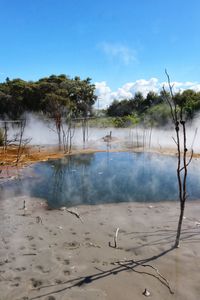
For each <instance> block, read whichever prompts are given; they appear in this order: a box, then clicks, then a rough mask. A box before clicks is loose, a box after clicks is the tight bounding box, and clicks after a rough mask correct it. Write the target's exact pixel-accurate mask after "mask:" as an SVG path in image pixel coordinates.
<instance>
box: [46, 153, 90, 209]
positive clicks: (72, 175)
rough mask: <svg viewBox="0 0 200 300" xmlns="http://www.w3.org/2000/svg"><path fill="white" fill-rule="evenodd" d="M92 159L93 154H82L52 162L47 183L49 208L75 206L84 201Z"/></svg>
mask: <svg viewBox="0 0 200 300" xmlns="http://www.w3.org/2000/svg"><path fill="white" fill-rule="evenodd" d="M93 158H94V154H87V155H84V154H82V155H78V156H67V157H65V158H64V159H61V160H57V161H55V162H54V164H53V168H52V169H53V172H52V176H51V178H50V179H49V183H48V185H49V187H50V191H49V193H48V202H49V205H50V206H52V207H57V206H60V205H75V204H76V203H77V202H78V203H79V204H80V202H81V203H84V202H85V201H86V199H87V191H88V176H87V169H88V167H89V166H90V164H91V162H92V160H93ZM80 190H81V192H80ZM80 198H81V199H80ZM74 199H75V203H74V201H73V200H74ZM78 203H77V204H78Z"/></svg>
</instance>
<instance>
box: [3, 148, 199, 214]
mask: <svg viewBox="0 0 200 300" xmlns="http://www.w3.org/2000/svg"><path fill="white" fill-rule="evenodd" d="M22 175H23V176H22V177H21V178H20V179H16V180H13V181H10V182H7V183H4V184H1V185H0V191H1V196H0V197H3V195H4V197H5V196H6V197H12V196H14V195H17V196H18V195H28V196H31V197H39V198H42V199H46V200H47V201H48V204H49V206H50V207H53V208H55V207H60V206H72V205H73V206H74V205H79V204H100V203H113V202H115V203H116V202H128V201H139V202H154V201H170V200H177V199H178V193H177V179H176V157H172V156H164V155H163V156H162V155H157V154H150V153H132V152H97V153H93V154H81V155H72V156H66V157H65V158H63V159H59V160H49V161H47V162H41V163H36V164H34V165H32V166H31V167H28V168H25V169H24V170H23V174H22ZM187 187H188V196H189V199H191V200H195V199H199V198H200V162H199V161H198V160H194V159H193V161H192V163H191V164H190V166H189V167H188V185H187Z"/></svg>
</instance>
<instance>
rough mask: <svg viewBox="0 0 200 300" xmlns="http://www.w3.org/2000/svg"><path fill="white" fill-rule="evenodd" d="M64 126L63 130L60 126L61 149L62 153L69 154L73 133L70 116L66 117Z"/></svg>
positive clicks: (73, 128) (73, 125)
mask: <svg viewBox="0 0 200 300" xmlns="http://www.w3.org/2000/svg"><path fill="white" fill-rule="evenodd" d="M66 126H67V128H66V129H65V128H64V126H63V125H62V135H63V148H64V152H66V153H71V150H72V139H73V137H74V133H75V123H74V122H73V121H72V118H71V115H68V118H67V124H66Z"/></svg>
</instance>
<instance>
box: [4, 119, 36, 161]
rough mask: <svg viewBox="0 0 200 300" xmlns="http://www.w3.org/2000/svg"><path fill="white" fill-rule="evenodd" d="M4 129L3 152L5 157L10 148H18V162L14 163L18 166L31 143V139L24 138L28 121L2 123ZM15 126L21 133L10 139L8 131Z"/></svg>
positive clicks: (6, 121)
mask: <svg viewBox="0 0 200 300" xmlns="http://www.w3.org/2000/svg"><path fill="white" fill-rule="evenodd" d="M1 124H2V129H3V152H4V155H5V156H6V155H7V151H8V147H9V146H14V147H17V154H16V160H15V161H14V163H16V165H17V164H18V163H19V162H20V158H21V156H22V155H23V153H24V150H25V148H26V146H27V145H28V144H29V143H30V141H31V138H24V131H25V127H26V119H22V120H15V121H10V120H9V121H8V120H5V121H1ZM11 125H12V126H13V125H14V126H15V127H17V128H18V129H19V131H18V132H17V133H16V134H15V135H14V136H13V138H12V139H9V138H8V131H9V127H10V126H11Z"/></svg>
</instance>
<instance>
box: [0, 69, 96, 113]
mask: <svg viewBox="0 0 200 300" xmlns="http://www.w3.org/2000/svg"><path fill="white" fill-rule="evenodd" d="M94 91H95V85H93V84H91V79H90V78H86V79H84V80H81V79H80V77H74V78H69V77H68V76H66V75H65V74H61V75H58V76H56V75H51V76H49V77H45V78H41V79H39V80H38V81H35V82H33V81H24V80H22V79H20V78H17V79H13V80H9V78H7V79H6V80H5V82H3V83H0V116H1V118H10V119H17V118H19V117H21V116H22V115H23V114H24V113H25V112H42V113H43V114H47V115H50V116H51V117H54V114H59V115H60V116H66V115H67V113H69V112H70V113H71V114H73V116H76V117H77V116H82V117H85V116H87V115H89V114H91V110H92V105H93V104H94V103H95V101H96V96H95V94H94Z"/></svg>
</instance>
